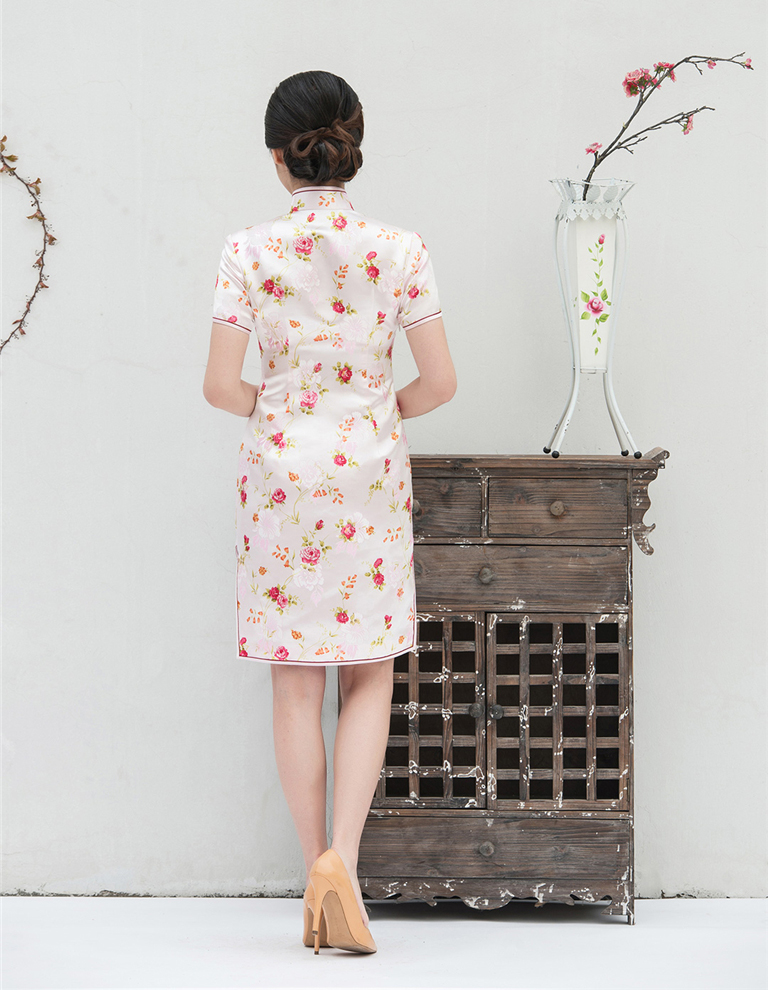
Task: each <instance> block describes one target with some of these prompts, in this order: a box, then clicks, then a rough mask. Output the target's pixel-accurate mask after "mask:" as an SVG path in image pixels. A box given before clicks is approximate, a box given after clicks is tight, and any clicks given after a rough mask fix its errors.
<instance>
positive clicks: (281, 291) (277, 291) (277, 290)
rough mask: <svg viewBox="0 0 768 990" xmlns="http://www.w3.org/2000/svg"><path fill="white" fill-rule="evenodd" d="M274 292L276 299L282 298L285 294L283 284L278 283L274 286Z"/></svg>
mask: <svg viewBox="0 0 768 990" xmlns="http://www.w3.org/2000/svg"><path fill="white" fill-rule="evenodd" d="M274 293H275V299H282V298H283V296H284V295H285V289H284V288H283V287H282V285H276V286H275V288H274Z"/></svg>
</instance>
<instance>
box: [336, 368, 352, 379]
mask: <svg viewBox="0 0 768 990" xmlns="http://www.w3.org/2000/svg"><path fill="white" fill-rule="evenodd" d="M336 377H337V378H338V379H339V381H340V382H348V381H349V380H350V379H351V377H352V369H351V368H350V367H349V365H348V364H345V365H344V367H343V368H342V369H341V371H340V372H339V373H338V375H337V376H336Z"/></svg>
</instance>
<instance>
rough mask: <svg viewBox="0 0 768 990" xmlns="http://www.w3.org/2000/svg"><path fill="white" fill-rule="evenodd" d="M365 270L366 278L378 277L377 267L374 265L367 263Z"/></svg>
mask: <svg viewBox="0 0 768 990" xmlns="http://www.w3.org/2000/svg"><path fill="white" fill-rule="evenodd" d="M365 271H366V274H367V275H368V278H378V277H379V269H378V268H377V267H376V265H369V266H368V267H367V268H366V269H365Z"/></svg>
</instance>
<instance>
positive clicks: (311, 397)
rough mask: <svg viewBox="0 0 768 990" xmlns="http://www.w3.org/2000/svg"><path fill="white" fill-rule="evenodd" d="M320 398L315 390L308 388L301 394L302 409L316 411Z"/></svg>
mask: <svg viewBox="0 0 768 990" xmlns="http://www.w3.org/2000/svg"><path fill="white" fill-rule="evenodd" d="M319 398H320V396H319V395H318V394H317V392H315V391H314V389H309V388H308V389H306V390H305V391H303V392H302V393H301V402H300V405H301V407H302V409H314V408H315V406H316V405H317V400H318V399H319Z"/></svg>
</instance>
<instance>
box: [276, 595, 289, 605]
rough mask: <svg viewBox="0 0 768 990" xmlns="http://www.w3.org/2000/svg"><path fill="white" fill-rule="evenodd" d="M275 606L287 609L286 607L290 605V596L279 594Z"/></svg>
mask: <svg viewBox="0 0 768 990" xmlns="http://www.w3.org/2000/svg"><path fill="white" fill-rule="evenodd" d="M275 604H276V605H277V607H278V608H285V607H286V605H287V604H288V596H287V595H283V594H279V595H278V596H277V598H276V599H275Z"/></svg>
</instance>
